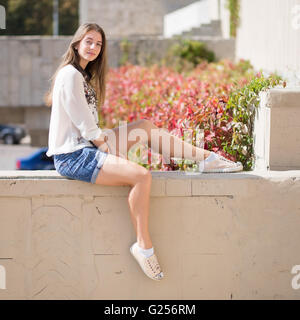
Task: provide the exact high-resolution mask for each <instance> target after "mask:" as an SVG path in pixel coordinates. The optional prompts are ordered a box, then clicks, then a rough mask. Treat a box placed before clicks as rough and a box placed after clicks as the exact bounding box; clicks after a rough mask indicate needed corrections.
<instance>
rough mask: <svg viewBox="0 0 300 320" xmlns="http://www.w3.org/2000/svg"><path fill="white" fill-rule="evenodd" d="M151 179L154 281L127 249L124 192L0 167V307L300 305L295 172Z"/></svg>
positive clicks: (299, 182)
mask: <svg viewBox="0 0 300 320" xmlns="http://www.w3.org/2000/svg"><path fill="white" fill-rule="evenodd" d="M152 175H153V183H152V189H151V199H150V226H149V227H150V232H151V236H152V240H153V244H154V247H155V251H156V253H157V255H158V257H159V259H160V262H161V265H162V268H163V270H164V272H165V279H164V280H163V281H162V282H160V283H157V282H154V281H152V280H150V279H148V278H147V277H146V276H145V275H144V274H143V273H142V271H141V270H140V269H139V266H138V265H137V263H136V262H135V261H134V259H133V258H132V257H131V255H130V253H129V246H130V245H131V244H132V243H133V242H134V241H135V234H134V229H133V227H132V225H131V220H130V216H129V209H128V203H127V197H128V192H129V190H130V189H129V187H125V186H124V187H107V186H97V185H92V184H88V183H86V182H80V181H74V180H70V179H64V178H62V177H60V176H59V174H58V173H56V172H55V171H34V172H33V171H32V172H30V171H29V172H26V171H21V172H18V171H15V172H7V171H2V172H1V171H0V208H1V210H0V265H2V266H4V267H5V270H6V289H5V290H0V299H137V300H138V299H300V289H299V290H295V289H293V288H292V286H291V282H292V279H293V278H294V277H295V275H293V274H292V273H291V270H292V268H293V266H295V265H299V264H300V260H299V254H298V253H299V251H300V235H299V228H300V211H299V201H298V196H299V193H300V171H285V172H274V171H273V172H272V171H271V172H264V173H256V172H252V173H249V172H248V173H236V174H199V175H188V174H184V173H170V172H169V173H159V172H156V173H155V172H153V173H152Z"/></svg>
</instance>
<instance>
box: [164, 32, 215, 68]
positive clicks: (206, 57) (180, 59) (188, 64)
mask: <svg viewBox="0 0 300 320" xmlns="http://www.w3.org/2000/svg"><path fill="white" fill-rule="evenodd" d="M203 61H207V62H214V61H215V54H214V52H213V51H210V50H208V49H207V47H206V45H205V43H203V42H201V41H197V40H189V39H180V38H179V39H178V42H177V43H175V44H173V45H172V46H171V47H170V48H169V49H168V51H167V54H166V57H165V59H164V64H165V65H167V66H170V67H173V68H174V69H175V70H176V71H178V72H181V71H183V70H192V69H193V68H195V67H196V66H197V65H198V64H200V63H201V62H203Z"/></svg>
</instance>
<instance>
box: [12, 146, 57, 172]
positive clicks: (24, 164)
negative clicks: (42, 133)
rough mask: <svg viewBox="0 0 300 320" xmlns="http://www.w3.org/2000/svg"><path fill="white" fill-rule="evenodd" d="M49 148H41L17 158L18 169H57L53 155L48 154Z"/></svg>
mask: <svg viewBox="0 0 300 320" xmlns="http://www.w3.org/2000/svg"><path fill="white" fill-rule="evenodd" d="M47 150H48V148H47V147H45V148H41V149H39V150H37V151H35V152H34V153H33V154H31V155H30V156H28V157H26V158H19V159H17V163H16V168H17V170H55V167H54V161H53V156H51V157H48V156H47V155H46V152H47Z"/></svg>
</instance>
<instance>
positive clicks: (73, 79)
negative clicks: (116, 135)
mask: <svg viewBox="0 0 300 320" xmlns="http://www.w3.org/2000/svg"><path fill="white" fill-rule="evenodd" d="M83 80H84V79H83V76H82V75H81V74H80V72H78V71H74V72H72V73H70V74H68V75H67V76H66V77H65V78H64V81H63V84H62V87H61V89H60V95H61V103H62V106H63V107H64V109H65V111H66V113H67V114H68V116H69V118H70V119H71V121H72V122H73V124H74V126H75V127H76V128H77V129H78V130H79V131H80V133H81V135H82V137H83V138H84V139H86V140H92V141H93V140H96V139H99V137H100V135H101V133H102V130H101V129H100V128H99V127H98V126H97V124H96V122H95V119H94V116H93V114H92V112H91V110H90V108H89V105H88V103H87V101H86V97H85V93H84V86H83Z"/></svg>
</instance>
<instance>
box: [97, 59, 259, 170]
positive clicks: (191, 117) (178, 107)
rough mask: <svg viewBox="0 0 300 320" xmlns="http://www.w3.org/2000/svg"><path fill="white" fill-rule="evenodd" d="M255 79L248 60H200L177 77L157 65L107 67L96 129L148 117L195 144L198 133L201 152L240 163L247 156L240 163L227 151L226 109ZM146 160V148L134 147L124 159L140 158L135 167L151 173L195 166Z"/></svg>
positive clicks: (228, 122) (228, 126)
mask: <svg viewBox="0 0 300 320" xmlns="http://www.w3.org/2000/svg"><path fill="white" fill-rule="evenodd" d="M258 76H260V75H258V74H257V75H256V74H255V72H254V70H253V68H252V67H251V65H250V64H249V62H248V61H244V60H241V61H239V62H238V63H237V64H233V63H232V62H231V61H229V60H221V61H219V62H218V63H207V62H203V63H201V64H199V65H198V66H197V67H196V68H195V69H193V70H192V71H190V72H188V73H187V72H186V73H177V72H176V71H174V70H172V69H170V68H167V67H159V66H157V65H153V66H151V67H143V66H133V65H125V66H122V67H120V68H117V69H111V70H110V71H109V75H108V81H107V95H106V101H105V104H104V106H103V107H102V108H101V112H100V119H101V120H100V125H101V127H106V128H112V127H115V126H118V125H119V121H120V120H123V121H128V122H131V121H136V120H139V119H149V120H151V121H152V122H153V123H154V124H155V125H156V126H158V127H159V128H165V129H167V130H168V131H169V132H170V133H172V134H174V135H176V136H178V137H180V138H185V141H188V142H190V143H193V144H194V145H195V143H196V141H195V137H196V130H197V129H198V130H202V132H203V133H204V136H203V139H204V140H203V144H202V145H200V146H201V147H202V148H204V149H207V150H210V151H214V152H217V153H219V154H221V155H223V156H225V157H227V158H229V159H231V160H233V161H236V160H240V161H244V162H245V161H246V160H247V159H246V158H245V159H240V158H239V157H238V154H237V153H234V152H229V151H230V150H229V148H228V146H229V145H231V144H232V138H233V132H234V130H233V127H234V126H233V122H234V120H235V119H234V113H233V112H232V108H231V109H230V108H227V107H226V106H227V102H228V101H229V99H230V96H231V94H232V93H233V92H235V93H236V92H238V91H239V90H242V88H243V87H245V86H246V85H247V84H249V83H250V82H251V81H252V80H253V79H255V78H257V77H258ZM231 107H232V105H231ZM187 129H192V132H193V133H192V136H191V137H190V139H189V140H187V139H186V137H185V135H184V134H185V130H187ZM226 147H227V149H226ZM225 150H227V151H225ZM148 156H151V150H150V149H149V150H147V148H144V149H143V148H142V149H141V148H138V149H137V150H135V151H134V152H133V153H131V154H130V155H129V158H130V160H132V161H137V162H141V161H140V160H141V159H143V161H142V163H140V164H142V165H143V166H145V167H147V168H148V169H150V170H162V171H167V170H178V169H179V170H186V169H188V168H193V167H194V163H193V162H192V163H191V162H190V161H188V160H184V161H180V162H176V163H175V162H174V161H172V162H171V164H167V163H165V160H164V158H163V157H161V156H159V161H158V163H157V164H153V163H150V159H151V158H150V157H148ZM145 158H146V159H147V158H148V163H147V162H146V163H145V162H144V160H145ZM139 159H140V160H139Z"/></svg>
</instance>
